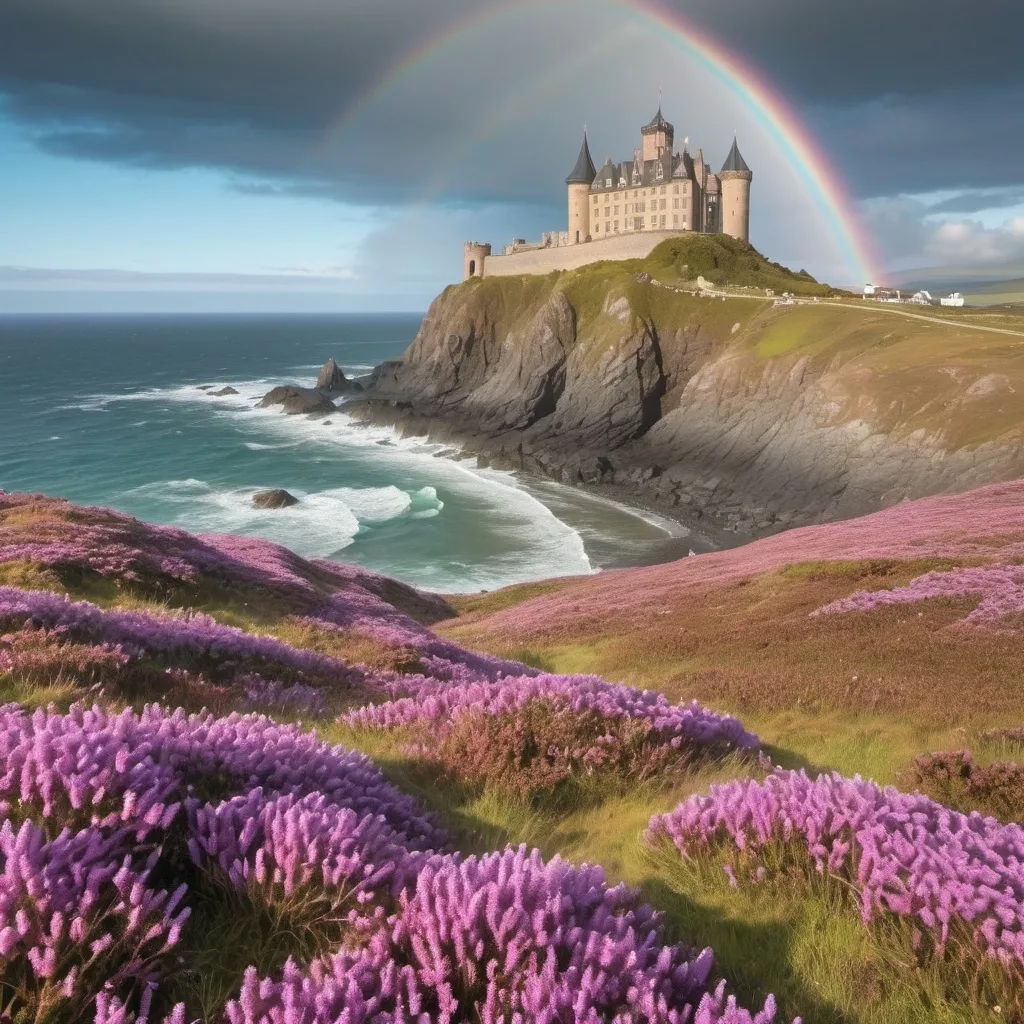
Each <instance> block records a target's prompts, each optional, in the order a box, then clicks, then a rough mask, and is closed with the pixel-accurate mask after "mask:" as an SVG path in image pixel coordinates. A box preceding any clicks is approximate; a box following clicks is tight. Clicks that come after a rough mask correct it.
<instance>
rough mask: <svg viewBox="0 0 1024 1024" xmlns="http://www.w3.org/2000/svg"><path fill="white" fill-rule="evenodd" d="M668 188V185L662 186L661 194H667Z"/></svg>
mask: <svg viewBox="0 0 1024 1024" xmlns="http://www.w3.org/2000/svg"><path fill="white" fill-rule="evenodd" d="M666 188H668V186H667V185H662V186H661V194H662V195H664V194H665V189H666Z"/></svg>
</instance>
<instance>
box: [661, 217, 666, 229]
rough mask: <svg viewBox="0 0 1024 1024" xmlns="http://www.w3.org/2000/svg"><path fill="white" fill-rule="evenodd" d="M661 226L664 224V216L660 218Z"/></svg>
mask: <svg viewBox="0 0 1024 1024" xmlns="http://www.w3.org/2000/svg"><path fill="white" fill-rule="evenodd" d="M661 226H662V227H664V226H665V218H664V217H662V218H661Z"/></svg>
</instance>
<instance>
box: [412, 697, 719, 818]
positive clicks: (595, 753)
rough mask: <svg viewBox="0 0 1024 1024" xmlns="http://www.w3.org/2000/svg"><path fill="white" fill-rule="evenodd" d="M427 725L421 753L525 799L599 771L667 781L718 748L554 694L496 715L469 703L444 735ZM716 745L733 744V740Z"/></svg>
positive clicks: (469, 777)
mask: <svg viewBox="0 0 1024 1024" xmlns="http://www.w3.org/2000/svg"><path fill="white" fill-rule="evenodd" d="M420 731H422V730H420ZM426 732H427V735H426V737H425V738H424V739H423V740H422V741H421V742H419V743H416V744H414V745H413V747H412V749H413V751H414V752H415V753H416V754H417V755H418V756H420V757H422V758H423V759H425V760H427V761H430V762H433V763H435V764H437V765H438V766H440V767H441V768H442V769H443V770H444V771H445V772H446V773H447V774H448V775H450V776H452V777H455V778H459V779H462V780H464V781H466V782H468V783H470V784H476V785H481V786H491V787H494V788H495V789H498V790H501V791H503V792H507V793H512V794H515V795H516V796H518V797H520V798H530V797H533V796H535V795H538V794H541V793H545V792H551V791H553V790H555V789H556V788H557V787H558V786H559V785H560V784H562V783H564V782H566V781H568V780H570V779H573V778H576V779H579V778H581V777H586V776H592V775H596V774H602V775H609V774H612V775H616V776H618V777H619V778H622V779H628V780H630V781H631V782H635V781H642V780H644V779H650V778H660V779H662V780H668V779H671V778H672V777H673V776H674V775H677V774H678V773H680V772H682V771H683V770H685V769H686V768H688V767H690V766H691V765H692V763H693V761H694V759H695V758H698V757H700V756H701V755H702V754H703V755H707V754H709V753H712V752H714V751H715V749H716V747H715V745H714V744H702V743H700V742H691V741H690V740H687V741H685V742H680V737H679V736H678V735H677V736H674V737H673V736H671V733H666V732H662V731H661V730H660V729H659V728H658V726H657V725H655V723H654V722H653V721H652V720H651V719H650V718H645V717H631V716H628V715H627V716H620V717H613V716H609V715H605V714H603V713H601V712H600V711H599V710H597V709H595V708H586V707H584V708H579V709H574V708H572V707H567V706H566V703H565V702H562V703H559V702H557V701H554V700H551V699H550V698H540V699H535V700H530V701H528V702H526V703H524V704H522V705H520V706H519V707H516V708H512V709H509V710H502V711H497V712H495V713H492V714H489V713H487V712H485V711H479V710H472V709H464V710H461V711H460V713H459V714H458V715H457V716H456V717H455V718H454V721H453V722H452V724H451V726H450V727H448V728H445V729H444V730H443V731H442V732H441V733H440V734H439V735H438V734H437V733H436V732H435V729H434V727H433V724H432V725H431V727H430V728H428V729H427V730H426ZM718 749H719V750H725V749H730V744H729V743H727V742H725V743H722V744H721V745H720V746H719V748H718Z"/></svg>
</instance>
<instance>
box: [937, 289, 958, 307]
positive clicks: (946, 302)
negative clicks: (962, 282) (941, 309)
mask: <svg viewBox="0 0 1024 1024" xmlns="http://www.w3.org/2000/svg"><path fill="white" fill-rule="evenodd" d="M939 304H940V305H942V306H962V305H963V304H964V297H963V296H962V295H961V294H960V293H959V292H953V294H952V295H947V296H946V297H945V298H942V299H939Z"/></svg>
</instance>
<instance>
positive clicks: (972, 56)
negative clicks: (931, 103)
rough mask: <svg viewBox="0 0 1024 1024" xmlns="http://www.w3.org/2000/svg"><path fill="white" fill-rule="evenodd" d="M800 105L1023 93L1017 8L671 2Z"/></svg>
mask: <svg viewBox="0 0 1024 1024" xmlns="http://www.w3.org/2000/svg"><path fill="white" fill-rule="evenodd" d="M672 2H673V5H674V6H676V7H677V8H678V9H679V10H682V11H685V12H686V13H687V14H688V15H689V16H690V17H691V18H692V19H693V20H695V21H698V22H699V23H701V24H703V25H705V26H706V27H707V28H709V29H710V30H711V31H712V32H713V33H714V34H715V35H716V36H718V37H720V38H722V39H724V40H726V41H728V42H729V43H730V44H731V45H732V46H733V47H734V48H736V49H739V50H741V51H742V52H744V53H745V54H746V55H747V56H748V57H749V58H750V59H751V60H752V61H753V62H754V64H755V65H757V66H759V67H760V68H762V69H763V70H764V71H766V72H767V73H768V74H769V75H770V76H771V77H772V79H774V80H775V81H776V82H778V83H780V84H781V85H782V86H783V87H784V88H785V89H786V91H787V92H788V93H789V94H790V95H791V96H792V97H794V98H795V99H797V100H799V101H802V102H804V103H809V104H823V105H836V106H845V105H857V104H860V103H864V102H866V101H868V100H871V99H877V98H879V97H883V96H890V95H901V96H930V95H932V94H934V93H937V92H941V93H944V92H946V91H948V90H949V89H950V88H952V89H958V88H962V87H970V88H974V89H980V90H983V91H995V90H999V89H1004V88H1010V87H1014V86H1017V87H1020V86H1024V62H1022V61H1021V59H1020V39H1021V33H1022V32H1024V4H1022V3H1020V0H978V2H975V3H963V2H962V0H728V2H723V0H686V2H681V0H672Z"/></svg>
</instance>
